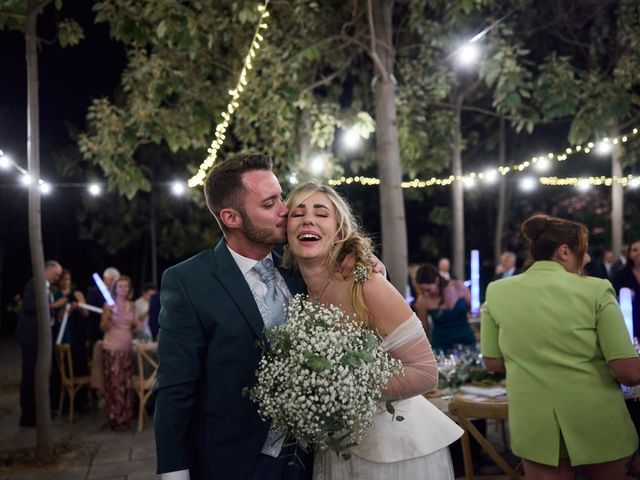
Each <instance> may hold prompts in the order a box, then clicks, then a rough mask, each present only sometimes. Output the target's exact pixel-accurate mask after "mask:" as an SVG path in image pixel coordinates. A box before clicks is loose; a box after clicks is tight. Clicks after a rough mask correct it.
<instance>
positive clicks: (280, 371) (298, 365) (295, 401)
mask: <svg viewBox="0 0 640 480" xmlns="http://www.w3.org/2000/svg"><path fill="white" fill-rule="evenodd" d="M286 315H287V322H286V323H284V324H283V325H280V326H278V327H275V328H272V329H270V330H268V331H267V332H266V336H267V339H268V340H269V344H270V346H271V348H268V349H267V351H266V352H265V354H264V355H263V357H262V359H261V360H260V363H259V366H258V371H257V372H256V375H257V383H256V385H255V387H254V388H252V389H251V390H250V396H251V398H252V399H253V400H254V401H255V402H256V403H257V404H258V411H259V413H260V415H261V416H262V418H264V419H265V420H271V422H272V424H273V426H274V427H278V428H284V429H285V430H286V431H287V434H288V435H289V436H290V437H292V438H293V439H295V440H296V441H297V442H298V443H299V444H301V445H304V444H315V445H316V446H317V447H319V448H321V449H333V450H335V451H336V453H339V454H344V453H346V448H347V444H348V443H358V442H359V441H360V440H362V438H363V437H364V435H365V434H366V432H367V430H368V429H369V428H370V427H371V423H372V421H373V418H374V417H375V415H376V412H377V403H378V401H379V400H380V399H381V389H382V388H383V387H384V386H385V385H386V383H387V380H388V379H389V377H391V376H392V375H395V374H398V373H400V372H401V371H402V365H401V363H400V362H399V361H398V360H395V359H393V358H391V357H390V356H389V355H388V354H387V353H385V352H384V350H383V349H382V347H381V340H380V339H379V338H378V337H376V336H374V335H373V334H372V333H371V332H370V331H367V330H365V329H363V327H362V326H361V325H360V324H359V323H356V322H354V321H351V320H349V318H348V317H347V316H346V315H345V314H344V312H343V311H342V310H341V309H340V308H338V307H334V306H330V307H326V306H324V305H321V304H317V303H313V302H310V301H308V300H306V299H305V298H304V296H302V295H296V296H295V297H294V298H293V299H292V300H291V302H290V303H289V306H288V308H287V314H286ZM371 339H374V340H375V341H371ZM345 433H348V434H349V435H347V436H345V437H344V438H343V439H342V440H340V437H342V436H343V435H344V434H345Z"/></svg>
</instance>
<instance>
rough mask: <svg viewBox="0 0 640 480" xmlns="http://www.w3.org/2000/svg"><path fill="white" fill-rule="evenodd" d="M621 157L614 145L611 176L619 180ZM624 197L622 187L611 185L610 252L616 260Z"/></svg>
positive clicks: (619, 242) (617, 133)
mask: <svg viewBox="0 0 640 480" xmlns="http://www.w3.org/2000/svg"><path fill="white" fill-rule="evenodd" d="M619 133H620V131H619V129H618V128H617V127H615V128H614V129H613V131H612V132H611V135H612V136H613V137H614V138H615V137H617V136H618V135H619ZM621 157H622V146H621V145H620V144H618V145H614V148H613V151H612V152H611V176H612V177H617V178H621V177H622V165H621V164H620V158H621ZM623 225H624V195H623V191H622V185H621V184H620V183H618V182H613V183H612V184H611V250H613V254H614V255H615V256H616V258H618V255H620V251H621V250H622V244H623V243H624V238H623V236H624V231H623V230H624V229H623Z"/></svg>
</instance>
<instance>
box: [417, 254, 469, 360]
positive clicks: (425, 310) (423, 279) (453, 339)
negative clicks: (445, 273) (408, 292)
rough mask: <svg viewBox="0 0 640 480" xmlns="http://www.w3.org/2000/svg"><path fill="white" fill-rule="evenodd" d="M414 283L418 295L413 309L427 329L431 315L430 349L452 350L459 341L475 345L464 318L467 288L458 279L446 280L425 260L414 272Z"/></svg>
mask: <svg viewBox="0 0 640 480" xmlns="http://www.w3.org/2000/svg"><path fill="white" fill-rule="evenodd" d="M416 285H417V287H418V298H417V299H416V302H415V304H414V308H415V311H416V315H418V318H419V319H420V320H421V321H422V324H423V326H424V327H425V330H427V331H429V317H430V318H431V322H432V324H433V328H432V329H431V330H432V331H431V346H432V347H433V350H434V351H435V350H445V351H446V350H451V349H452V348H454V347H455V346H456V345H458V344H462V345H475V344H476V337H475V335H474V333H473V330H472V329H471V326H470V325H469V321H468V320H467V304H468V303H469V302H470V296H471V295H470V292H469V289H468V288H467V287H465V286H464V284H463V283H462V282H461V281H459V280H451V281H447V280H445V279H444V278H442V276H440V274H439V273H438V270H437V269H436V267H434V266H433V265H431V264H428V263H427V264H425V265H422V266H421V267H420V268H419V269H418V271H417V272H416Z"/></svg>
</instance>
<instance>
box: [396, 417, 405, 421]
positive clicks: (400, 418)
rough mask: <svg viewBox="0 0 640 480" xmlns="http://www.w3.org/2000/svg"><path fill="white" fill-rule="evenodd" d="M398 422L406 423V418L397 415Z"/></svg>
mask: <svg viewBox="0 0 640 480" xmlns="http://www.w3.org/2000/svg"><path fill="white" fill-rule="evenodd" d="M396 420H397V421H398V422H404V417H403V416H402V415H397V416H396Z"/></svg>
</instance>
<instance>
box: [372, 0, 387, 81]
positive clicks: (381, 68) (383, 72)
mask: <svg viewBox="0 0 640 480" xmlns="http://www.w3.org/2000/svg"><path fill="white" fill-rule="evenodd" d="M367 18H368V20H369V31H370V32H371V51H370V52H369V55H370V56H371V60H373V64H374V65H375V66H376V67H377V69H378V70H379V71H380V76H381V77H382V81H383V82H384V83H388V82H389V72H387V69H386V68H385V66H384V65H383V64H382V61H381V60H380V57H379V56H378V51H377V50H376V29H375V27H374V25H373V6H372V5H371V0H367Z"/></svg>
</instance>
